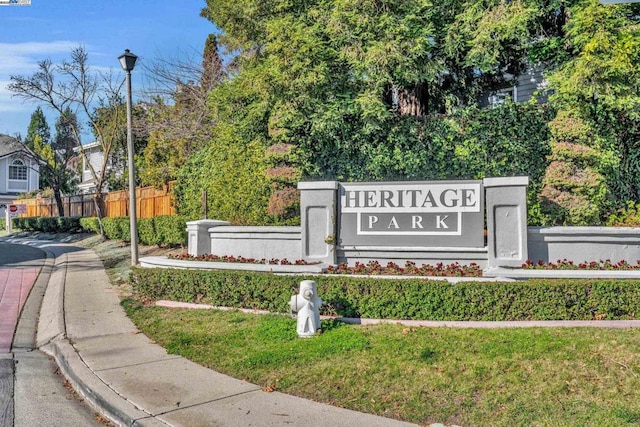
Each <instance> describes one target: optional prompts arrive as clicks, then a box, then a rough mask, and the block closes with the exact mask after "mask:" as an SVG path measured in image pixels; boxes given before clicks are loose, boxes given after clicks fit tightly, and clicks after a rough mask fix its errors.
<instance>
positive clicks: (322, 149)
mask: <svg viewBox="0 0 640 427" xmlns="http://www.w3.org/2000/svg"><path fill="white" fill-rule="evenodd" d="M220 90H222V88H221V89H220ZM213 94H214V95H215V94H216V93H215V91H214V93H213ZM218 95H220V94H219V93H218ZM254 112H255V113H256V115H257V116H258V118H256V119H255V120H253V119H251V118H246V117H243V118H238V117H236V116H234V115H233V114H231V113H230V118H229V121H230V123H231V122H233V123H236V122H239V121H240V120H242V119H246V120H247V121H248V123H250V124H247V125H246V127H242V132H246V133H247V135H246V136H243V135H242V134H240V130H237V129H234V131H235V132H232V130H229V129H227V131H228V132H229V134H223V135H220V137H218V138H214V139H212V141H211V142H210V143H209V145H207V147H205V148H204V149H202V150H201V151H200V152H198V153H197V154H196V155H195V156H193V157H192V158H191V159H190V160H189V162H188V164H187V165H185V167H184V168H183V169H182V171H181V175H182V176H181V178H180V179H179V180H178V182H177V184H176V187H175V190H176V200H177V202H178V211H179V212H180V214H182V215H184V216H186V217H188V218H198V217H199V216H200V214H201V194H202V190H203V189H206V190H208V194H209V197H208V199H207V200H208V216H209V218H215V219H220V220H228V221H231V222H232V223H234V224H251V225H265V224H275V223H277V221H282V220H283V218H282V216H283V215H284V219H287V216H289V215H290V214H291V212H289V208H290V207H291V206H295V203H294V201H293V200H291V199H292V197H291V196H292V195H293V194H292V192H291V191H290V190H289V192H283V190H285V187H283V186H282V185H276V186H270V184H272V183H273V182H274V180H275V179H276V177H277V178H278V180H280V181H287V180H289V181H290V180H292V179H294V178H296V179H297V177H298V176H299V175H297V173H298V172H297V171H298V169H299V171H300V174H301V176H302V177H303V179H312V180H324V179H328V180H338V181H385V180H439V179H482V178H484V177H488V176H514V175H528V176H529V177H530V180H531V184H530V186H529V192H530V193H531V194H533V196H531V197H530V200H532V201H535V200H537V194H538V192H539V190H540V187H541V184H540V182H541V179H542V177H543V175H544V172H545V168H546V166H547V164H548V161H547V156H548V155H549V154H550V148H549V139H550V132H549V129H548V126H547V122H548V121H549V120H550V119H551V118H552V117H553V114H554V113H553V111H552V110H550V109H549V108H547V107H544V106H535V105H528V104H527V105H520V104H515V103H505V104H503V105H501V106H500V107H498V108H495V109H478V108H472V107H469V108H463V109H459V110H458V111H457V112H456V113H455V114H453V115H449V116H438V117H430V118H427V119H418V118H415V117H409V116H399V117H398V116H389V117H387V118H385V119H384V120H382V121H380V122H378V123H376V125H375V126H373V125H372V124H371V123H370V122H368V121H367V120H366V119H364V118H363V117H360V116H357V115H354V114H353V111H351V110H349V109H345V110H341V109H336V108H331V106H326V108H325V107H322V108H320V109H319V110H317V111H316V110H314V111H310V112H304V111H302V112H299V113H296V114H295V115H296V117H297V119H296V120H292V122H291V123H289V122H287V124H282V126H281V128H279V130H282V129H284V127H286V132H285V131H284V130H283V132H284V134H285V135H290V136H291V138H290V139H291V142H295V143H296V144H297V146H296V147H295V148H293V146H292V145H290V144H289V145H282V144H280V145H277V144H276V145H271V147H276V148H277V149H276V148H273V149H271V148H268V147H270V143H272V142H277V141H278V140H280V139H283V137H282V134H280V133H278V132H276V133H275V134H274V133H273V132H272V134H271V135H268V132H267V125H266V124H265V123H262V125H264V127H263V128H261V127H260V124H261V122H260V120H263V119H264V117H263V116H264V115H263V114H258V113H259V112H260V111H258V108H256V111H254ZM298 119H299V121H298ZM283 120H284V119H283ZM281 121H282V120H281ZM225 126H230V127H232V126H233V125H230V124H225V125H224V126H222V127H219V128H218V127H217V130H216V132H223V131H224V130H225V129H226V128H225ZM292 126H294V127H295V129H292V128H291V127H292ZM298 130H299V131H300V134H298V133H297V131H298ZM263 139H264V141H263ZM283 158H286V161H284V160H283ZM292 166H295V167H296V170H295V173H294V170H293V169H290V167H292ZM286 167H289V168H286ZM269 168H271V169H269ZM285 172H286V173H285ZM285 178H287V179H285ZM289 178H290V179H289ZM287 188H288V187H287ZM239 195H242V197H239ZM268 212H269V213H271V215H268V214H267V213H268ZM287 223H291V222H290V218H289V219H287Z"/></svg>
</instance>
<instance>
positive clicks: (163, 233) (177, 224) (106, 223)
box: [86, 215, 187, 246]
mask: <svg viewBox="0 0 640 427" xmlns="http://www.w3.org/2000/svg"><path fill="white" fill-rule="evenodd" d="M95 221H96V224H95V225H94V224H91V227H92V228H93V227H96V228H97V230H91V231H96V232H99V231H100V229H99V225H97V219H95ZM102 225H103V227H104V232H105V234H106V236H107V238H109V239H112V240H123V241H125V242H130V241H131V228H130V227H131V226H130V224H129V217H126V216H123V217H117V218H103V219H102ZM186 228H187V223H186V220H185V218H184V217H181V216H170V215H164V216H157V217H154V218H140V219H138V240H139V242H140V243H142V244H143V245H158V246H184V245H186V243H187V232H186ZM86 229H87V230H88V228H86Z"/></svg>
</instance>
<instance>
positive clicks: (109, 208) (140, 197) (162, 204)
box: [13, 183, 176, 218]
mask: <svg viewBox="0 0 640 427" xmlns="http://www.w3.org/2000/svg"><path fill="white" fill-rule="evenodd" d="M172 184H173V183H169V185H167V186H164V188H162V189H160V190H158V189H156V188H155V187H138V188H136V215H137V217H138V218H153V217H156V216H160V215H175V214H176V211H175V207H174V204H173V195H172V194H170V191H171V188H172ZM94 198H95V194H81V195H77V196H66V197H63V199H62V203H63V208H64V216H83V217H86V216H96V203H95V201H94ZM13 204H16V205H18V204H20V205H27V213H26V214H23V215H20V216H24V217H36V216H59V215H58V206H57V205H56V200H55V199H53V198H51V199H49V198H46V199H45V198H40V199H37V198H36V199H21V200H14V201H13ZM128 215H129V190H122V191H112V192H110V193H107V194H105V195H104V207H103V215H102V216H103V217H111V218H114V217H119V216H128Z"/></svg>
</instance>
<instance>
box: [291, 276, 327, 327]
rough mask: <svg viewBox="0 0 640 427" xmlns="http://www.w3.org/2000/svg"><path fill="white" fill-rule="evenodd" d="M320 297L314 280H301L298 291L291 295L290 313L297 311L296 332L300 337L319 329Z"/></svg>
mask: <svg viewBox="0 0 640 427" xmlns="http://www.w3.org/2000/svg"><path fill="white" fill-rule="evenodd" d="M321 305H322V299H321V298H320V297H319V296H318V290H317V288H316V282H314V281H313V280H303V281H302V282H300V293H298V294H296V295H293V296H292V297H291V300H290V301H289V306H290V307H291V314H292V315H293V313H297V317H298V325H297V327H296V332H297V333H298V336H299V337H300V338H311V337H312V336H314V335H315V334H316V332H317V331H318V329H320V306H321Z"/></svg>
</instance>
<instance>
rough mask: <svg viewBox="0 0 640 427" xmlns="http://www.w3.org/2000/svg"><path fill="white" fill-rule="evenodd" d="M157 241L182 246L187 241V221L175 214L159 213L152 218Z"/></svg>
mask: <svg viewBox="0 0 640 427" xmlns="http://www.w3.org/2000/svg"><path fill="white" fill-rule="evenodd" d="M154 223H155V229H156V232H157V234H158V239H159V243H158V244H162V245H167V246H184V245H186V243H187V221H186V219H185V218H184V217H181V216H177V215H161V216H157V217H155V218H154Z"/></svg>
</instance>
